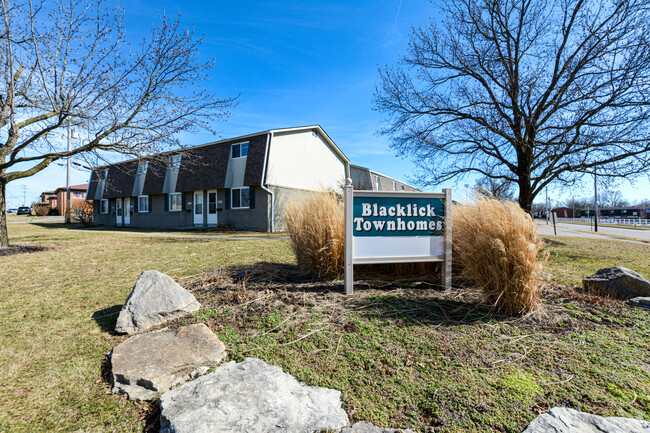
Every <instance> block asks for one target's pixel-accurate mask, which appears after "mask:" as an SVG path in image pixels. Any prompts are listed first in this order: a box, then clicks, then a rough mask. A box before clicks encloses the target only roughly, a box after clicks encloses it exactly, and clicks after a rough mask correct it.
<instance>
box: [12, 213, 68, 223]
mask: <svg viewBox="0 0 650 433" xmlns="http://www.w3.org/2000/svg"><path fill="white" fill-rule="evenodd" d="M21 216H22V215H21ZM23 218H25V219H22V220H19V221H7V224H27V223H62V222H64V221H65V218H64V217H62V216H48V217H43V218H41V217H37V218H35V217H31V216H28V215H25V216H24V217H23Z"/></svg>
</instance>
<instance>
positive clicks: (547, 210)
mask: <svg viewBox="0 0 650 433" xmlns="http://www.w3.org/2000/svg"><path fill="white" fill-rule="evenodd" d="M545 189H546V224H548V217H549V215H548V213H549V206H548V187H546V188H545Z"/></svg>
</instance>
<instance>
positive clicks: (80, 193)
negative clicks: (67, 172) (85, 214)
mask: <svg viewBox="0 0 650 433" xmlns="http://www.w3.org/2000/svg"><path fill="white" fill-rule="evenodd" d="M87 190H88V184H87V183H84V184H83V185H70V205H71V206H72V207H73V208H74V205H75V203H78V202H83V201H85V199H86V191H87ZM41 203H42V204H44V205H45V206H47V207H49V208H50V209H56V211H57V214H58V215H64V214H65V206H66V188H65V187H60V188H57V189H55V190H54V191H45V192H43V193H41Z"/></svg>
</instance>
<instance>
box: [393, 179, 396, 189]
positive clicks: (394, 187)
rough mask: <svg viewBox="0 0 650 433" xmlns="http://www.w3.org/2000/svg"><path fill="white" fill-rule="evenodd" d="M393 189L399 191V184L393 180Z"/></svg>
mask: <svg viewBox="0 0 650 433" xmlns="http://www.w3.org/2000/svg"><path fill="white" fill-rule="evenodd" d="M393 191H397V184H396V183H395V181H393Z"/></svg>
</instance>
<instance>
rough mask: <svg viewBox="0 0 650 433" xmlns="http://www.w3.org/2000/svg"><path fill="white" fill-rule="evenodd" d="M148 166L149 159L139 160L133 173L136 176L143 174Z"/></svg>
mask: <svg viewBox="0 0 650 433" xmlns="http://www.w3.org/2000/svg"><path fill="white" fill-rule="evenodd" d="M148 167H149V161H140V164H138V171H137V172H136V173H135V174H136V176H138V175H141V174H145V173H146V172H147V168H148Z"/></svg>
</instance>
